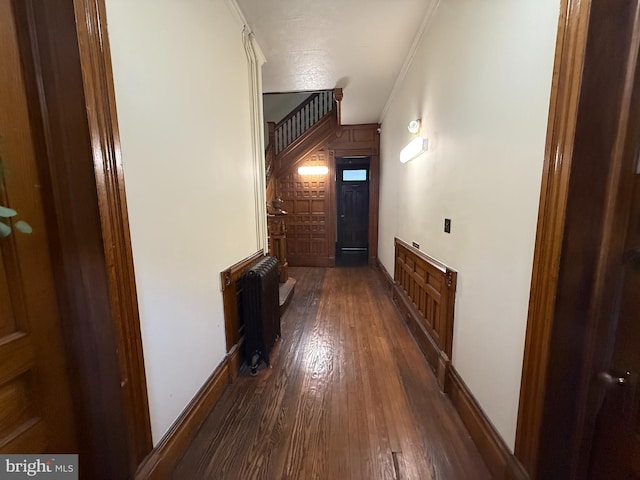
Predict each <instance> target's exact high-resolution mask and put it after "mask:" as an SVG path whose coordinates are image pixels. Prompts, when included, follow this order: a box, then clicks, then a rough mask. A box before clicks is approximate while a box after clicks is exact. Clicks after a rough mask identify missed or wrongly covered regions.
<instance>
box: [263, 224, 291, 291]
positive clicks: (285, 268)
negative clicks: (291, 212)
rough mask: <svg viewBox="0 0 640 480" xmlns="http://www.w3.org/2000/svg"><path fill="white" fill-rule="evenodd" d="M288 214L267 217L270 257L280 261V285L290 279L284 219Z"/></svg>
mask: <svg viewBox="0 0 640 480" xmlns="http://www.w3.org/2000/svg"><path fill="white" fill-rule="evenodd" d="M285 216H286V213H275V214H268V215H267V226H268V231H269V255H271V256H273V257H276V258H277V259H278V274H279V276H280V283H285V282H286V281H287V279H288V278H289V263H288V262H287V232H286V227H285V222H284V218H285Z"/></svg>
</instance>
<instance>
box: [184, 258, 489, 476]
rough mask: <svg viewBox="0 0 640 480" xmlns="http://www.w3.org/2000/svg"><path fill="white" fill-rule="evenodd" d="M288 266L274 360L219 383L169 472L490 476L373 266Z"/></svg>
mask: <svg viewBox="0 0 640 480" xmlns="http://www.w3.org/2000/svg"><path fill="white" fill-rule="evenodd" d="M290 275H291V276H292V277H294V278H296V280H297V281H298V283H297V285H296V293H295V295H294V297H293V300H292V302H291V305H290V306H289V308H288V309H287V311H286V312H285V314H284V316H283V318H282V339H281V340H280V342H279V343H278V344H277V345H276V347H275V352H274V353H273V355H272V365H273V368H271V369H264V370H261V371H260V373H259V374H258V376H257V377H249V376H246V375H245V376H240V377H238V379H237V380H236V382H235V383H234V384H232V385H230V386H229V387H228V388H227V391H226V392H225V393H224V395H223V396H222V398H221V400H220V402H219V403H218V404H217V405H216V407H215V408H214V410H213V411H212V412H211V414H210V415H209V417H208V419H207V420H206V422H205V423H204V425H203V427H202V429H201V430H200V432H199V433H198V435H197V438H196V440H195V441H194V443H193V444H192V445H191V446H190V447H189V450H188V451H187V453H186V454H185V456H184V457H183V459H182V460H181V462H180V464H179V465H178V468H177V469H176V471H175V472H174V475H173V479H175V480H187V479H188V480H197V479H224V480H227V479H228V480H249V479H304V480H307V479H320V480H325V479H326V480H350V479H353V480H359V479H362V480H375V479H402V480H413V479H419V480H429V479H445V480H457V479H460V480H475V479H489V478H491V477H490V475H489V473H488V471H487V469H486V467H485V465H484V463H483V462H482V459H481V457H480V455H479V453H478V451H477V450H476V448H475V446H474V444H473V442H472V441H471V439H470V438H469V435H468V434H467V432H466V431H465V429H464V427H463V425H462V422H461V420H460V418H459V417H458V415H457V413H456V412H455V410H454V409H453V406H452V405H451V404H450V402H449V400H448V399H447V397H445V396H444V395H443V394H442V393H441V392H440V390H439V388H438V384H437V381H436V379H435V377H434V375H433V373H432V372H431V370H430V369H429V367H428V366H427V363H426V362H425V360H424V359H423V357H422V356H421V354H420V351H419V350H418V347H417V346H416V344H415V342H414V341H413V339H412V337H411V336H410V334H409V332H408V330H407V329H406V327H405V325H404V323H403V321H402V319H401V318H400V316H399V313H398V312H397V310H396V309H395V307H394V306H393V303H392V302H391V300H390V297H389V295H388V294H387V291H386V289H385V288H384V286H383V284H382V281H381V279H380V277H379V275H378V273H377V272H376V271H375V270H374V269H372V268H369V267H361V268H334V269H324V268H291V269H290Z"/></svg>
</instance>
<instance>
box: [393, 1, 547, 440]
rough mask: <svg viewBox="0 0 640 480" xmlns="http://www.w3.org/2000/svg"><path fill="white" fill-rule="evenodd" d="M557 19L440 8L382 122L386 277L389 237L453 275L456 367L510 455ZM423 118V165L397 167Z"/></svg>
mask: <svg viewBox="0 0 640 480" xmlns="http://www.w3.org/2000/svg"><path fill="white" fill-rule="evenodd" d="M558 15H559V0H538V1H536V2H531V1H530V0H486V1H482V2H478V1H477V0H446V1H441V2H440V4H439V5H438V7H437V8H436V10H435V12H434V14H433V17H432V18H431V19H430V21H429V23H428V24H427V28H426V30H425V33H424V35H423V37H422V39H421V40H420V42H419V44H418V48H417V50H416V52H415V57H414V58H413V62H412V63H411V66H410V68H409V70H408V72H407V75H406V77H405V78H404V80H402V81H401V83H399V84H398V88H397V90H396V92H395V95H394V96H393V97H392V100H391V103H390V107H389V109H388V110H387V113H386V115H385V116H384V118H383V121H382V136H381V153H382V155H381V157H382V167H381V168H382V171H381V192H380V194H381V198H380V257H381V260H382V263H383V264H384V265H385V267H386V268H387V269H388V270H389V271H390V272H393V265H394V261H393V255H394V251H393V239H394V236H398V237H400V238H402V239H404V240H405V241H408V242H412V241H416V242H418V243H419V244H420V245H421V249H422V250H423V251H425V252H426V253H427V254H429V255H431V256H433V257H435V258H437V259H439V260H441V261H443V262H445V263H446V264H448V265H450V266H451V267H452V268H454V269H456V270H457V271H458V272H459V274H458V290H457V299H456V314H455V315H456V316H455V332H454V341H453V364H454V366H455V368H456V369H457V370H458V372H459V373H460V375H461V376H462V378H463V379H464V381H465V383H466V384H467V385H468V387H469V388H470V390H471V391H472V393H473V395H474V396H475V397H476V399H477V400H478V402H479V403H480V405H481V406H482V408H483V409H484V411H485V412H486V414H487V415H488V417H489V419H490V420H491V421H492V422H493V424H494V425H495V427H496V428H497V430H498V432H500V434H501V435H502V436H503V438H504V439H505V441H506V442H507V444H508V445H509V446H510V447H512V448H513V445H514V441H515V430H516V421H517V410H518V398H519V390H520V379H521V370H522V360H523V352H524V337H525V329H526V320H527V307H528V300H529V289H530V281H531V271H532V261H533V250H534V241H535V231H536V221H537V211H538V199H539V192H540V182H541V172H542V163H543V156H544V147H545V135H546V128H547V116H548V109H549V97H550V88H551V77H552V67H553V59H554V49H555V40H556V29H557V24H558ZM420 117H421V118H422V119H423V134H424V135H425V136H426V137H428V138H429V141H430V147H429V151H428V152H427V153H425V154H423V155H421V156H420V157H418V158H417V159H415V160H413V161H412V162H409V163H408V164H405V165H402V164H400V162H399V158H398V157H399V153H400V150H401V148H402V147H403V146H404V145H406V144H407V143H408V142H409V140H410V138H411V135H410V134H409V133H408V132H407V129H406V126H407V123H408V122H409V121H410V120H412V119H415V118H420ZM444 218H450V219H452V231H451V234H450V235H448V234H445V233H444V232H443V223H444Z"/></svg>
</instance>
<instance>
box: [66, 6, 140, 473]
mask: <svg viewBox="0 0 640 480" xmlns="http://www.w3.org/2000/svg"><path fill="white" fill-rule="evenodd" d="M73 4H74V8H75V14H76V26H77V36H78V46H79V50H80V58H81V66H82V76H83V83H84V94H85V100H86V105H87V116H88V122H89V125H88V126H89V133H90V138H91V149H92V155H93V162H94V171H95V178H96V187H97V193H98V206H99V210H100V217H101V226H102V236H103V243H104V253H105V259H106V264H107V266H108V281H109V292H110V300H111V308H112V318H113V325H114V330H115V333H116V344H117V352H118V362H119V366H120V374H121V379H122V384H123V385H124V384H126V385H127V386H128V388H123V398H122V402H123V406H124V411H125V415H126V425H127V437H128V438H127V440H128V442H127V443H128V448H129V455H130V468H131V472H132V473H133V472H135V471H136V469H137V467H138V465H139V464H140V463H141V462H142V460H143V459H144V457H145V456H146V455H147V454H148V453H149V452H150V451H151V449H152V439H151V422H150V417H149V401H148V397H147V383H146V376H145V370H144V358H143V352H142V338H141V334H140V319H139V312H138V302H137V295H136V285H135V277H134V268H133V256H132V251H131V239H130V234H129V219H128V215H127V203H126V197H125V186H124V171H123V166H122V158H121V152H120V138H119V132H118V123H117V115H116V107H115V89H114V85H113V74H112V67H111V53H110V49H109V40H108V37H107V22H106V10H105V3H104V0H73Z"/></svg>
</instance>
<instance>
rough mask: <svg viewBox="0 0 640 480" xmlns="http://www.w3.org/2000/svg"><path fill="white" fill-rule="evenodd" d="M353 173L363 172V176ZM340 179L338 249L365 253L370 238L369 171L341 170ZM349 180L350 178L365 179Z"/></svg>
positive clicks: (361, 169) (360, 169)
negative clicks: (351, 174) (352, 174)
mask: <svg viewBox="0 0 640 480" xmlns="http://www.w3.org/2000/svg"><path fill="white" fill-rule="evenodd" d="M352 172H362V176H357V175H354V176H353V177H349V174H350V173H352ZM339 176H340V178H339V179H338V185H339V187H338V205H337V206H338V249H339V250H340V251H349V250H351V251H353V250H355V251H358V250H360V251H365V250H366V249H367V247H368V236H369V180H368V171H367V169H363V168H359V169H344V170H339ZM363 177H364V179H363V180H348V178H363Z"/></svg>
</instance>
